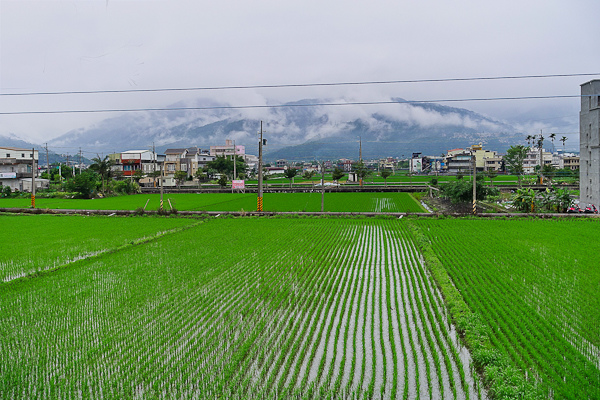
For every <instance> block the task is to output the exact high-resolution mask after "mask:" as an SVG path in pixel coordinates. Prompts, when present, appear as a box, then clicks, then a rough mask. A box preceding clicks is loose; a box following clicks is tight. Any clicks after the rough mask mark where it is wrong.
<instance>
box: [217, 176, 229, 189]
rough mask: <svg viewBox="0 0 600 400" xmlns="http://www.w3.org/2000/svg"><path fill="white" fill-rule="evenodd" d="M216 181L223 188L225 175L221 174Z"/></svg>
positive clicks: (225, 182) (225, 180)
mask: <svg viewBox="0 0 600 400" xmlns="http://www.w3.org/2000/svg"><path fill="white" fill-rule="evenodd" d="M217 183H218V184H219V186H221V187H222V188H224V187H225V186H227V175H225V174H223V175H221V177H220V178H219V180H218V181H217Z"/></svg>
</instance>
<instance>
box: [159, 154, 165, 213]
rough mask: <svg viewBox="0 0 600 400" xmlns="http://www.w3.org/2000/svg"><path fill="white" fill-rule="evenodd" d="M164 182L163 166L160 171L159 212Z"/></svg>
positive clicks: (161, 206) (161, 204)
mask: <svg viewBox="0 0 600 400" xmlns="http://www.w3.org/2000/svg"><path fill="white" fill-rule="evenodd" d="M164 180H165V164H164V163H163V167H162V168H161V169H160V211H162V210H163V191H164V189H163V181H164Z"/></svg>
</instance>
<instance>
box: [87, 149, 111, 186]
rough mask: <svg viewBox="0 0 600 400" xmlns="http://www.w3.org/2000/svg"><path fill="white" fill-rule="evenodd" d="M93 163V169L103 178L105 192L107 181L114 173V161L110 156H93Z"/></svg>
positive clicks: (91, 166)
mask: <svg viewBox="0 0 600 400" xmlns="http://www.w3.org/2000/svg"><path fill="white" fill-rule="evenodd" d="M92 161H93V163H92V164H91V165H90V168H89V169H91V170H92V171H94V172H96V173H97V174H98V175H100V178H101V179H102V194H104V188H105V183H106V181H108V179H109V178H110V177H111V176H112V175H113V170H112V166H113V165H114V162H113V161H112V160H109V159H108V156H104V158H100V156H98V157H94V158H92Z"/></svg>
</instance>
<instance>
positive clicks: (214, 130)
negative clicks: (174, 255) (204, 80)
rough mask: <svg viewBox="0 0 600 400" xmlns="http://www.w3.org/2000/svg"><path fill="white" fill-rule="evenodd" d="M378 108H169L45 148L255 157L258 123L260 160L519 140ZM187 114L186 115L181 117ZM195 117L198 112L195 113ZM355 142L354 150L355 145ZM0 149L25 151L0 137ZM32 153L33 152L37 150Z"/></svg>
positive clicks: (442, 115) (431, 150)
mask: <svg viewBox="0 0 600 400" xmlns="http://www.w3.org/2000/svg"><path fill="white" fill-rule="evenodd" d="M391 101H392V102H393V104H383V105H358V104H355V105H353V104H347V105H337V106H331V105H325V104H332V103H335V104H343V103H346V101H345V100H343V99H341V100H340V99H307V100H301V101H298V102H291V103H286V104H284V105H283V106H278V107H274V108H268V107H265V108H259V109H235V108H228V107H227V105H226V104H220V103H215V102H214V101H212V100H206V99H199V100H195V101H193V102H187V103H176V104H173V105H172V106H170V107H168V108H172V109H173V110H170V111H144V112H136V113H124V114H121V115H118V116H116V117H111V118H107V119H105V120H102V121H100V122H99V123H96V124H94V125H92V126H89V127H85V128H83V127H82V128H79V129H75V130H72V131H69V132H67V133H65V134H64V135H61V136H59V137H57V138H55V139H51V140H48V145H49V147H50V148H61V147H71V148H78V147H81V148H82V149H83V150H84V151H86V152H87V153H88V154H89V153H90V152H91V153H96V154H98V155H102V154H104V155H106V154H108V153H113V152H120V151H125V150H139V149H151V148H152V146H153V145H154V146H155V148H156V150H157V151H159V152H164V150H166V149H167V148H177V147H190V146H198V147H200V148H208V147H209V146H211V145H223V144H225V140H226V139H232V140H235V141H236V144H238V145H245V146H246V152H247V153H250V154H258V136H257V132H258V131H259V130H260V126H261V121H264V122H263V129H264V138H265V139H267V145H266V147H265V148H264V151H265V153H264V155H265V160H266V161H269V160H275V159H280V158H283V159H287V160H312V159H332V160H333V159H340V158H358V155H359V145H362V156H363V158H365V159H371V158H381V157H389V156H391V157H408V156H410V155H411V153H413V152H422V153H423V154H425V155H440V154H441V153H443V152H446V151H447V150H449V149H453V148H457V147H466V146H469V145H471V144H474V143H483V144H484V148H486V149H490V150H497V151H500V152H503V151H505V150H506V149H507V148H508V147H509V146H510V145H512V144H515V143H519V142H521V141H522V139H523V135H522V134H518V133H517V132H516V130H515V129H514V128H513V127H512V126H511V125H509V124H506V123H503V122H500V121H495V120H493V119H491V118H488V117H485V116H483V115H481V114H478V113H475V112H473V111H470V110H467V109H463V108H454V107H447V106H443V105H439V104H433V103H408V102H406V101H405V100H403V99H401V98H394V99H392V100H391ZM184 108H187V109H184ZM199 109H201V110H199ZM359 142H360V144H359ZM0 145H9V146H16V147H32V144H31V143H27V142H24V141H20V140H19V139H18V138H16V137H14V136H11V137H2V136H0ZM37 147H38V148H39V146H37Z"/></svg>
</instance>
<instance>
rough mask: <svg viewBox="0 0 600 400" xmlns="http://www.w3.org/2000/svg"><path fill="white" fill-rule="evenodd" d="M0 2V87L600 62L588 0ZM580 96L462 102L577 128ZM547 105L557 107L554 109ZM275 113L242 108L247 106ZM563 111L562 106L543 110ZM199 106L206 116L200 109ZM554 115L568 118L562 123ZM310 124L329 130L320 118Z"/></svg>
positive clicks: (518, 86)
mask: <svg viewBox="0 0 600 400" xmlns="http://www.w3.org/2000/svg"><path fill="white" fill-rule="evenodd" d="M0 7H1V12H0V18H1V21H0V23H1V24H0V26H1V31H0V37H1V47H0V60H1V63H0V89H1V91H2V93H11V92H27V91H63V90H103V89H129V88H158V87H190V86H215V85H251V84H278V83H303V82H336V81H363V80H388V79H391V80H395V79H422V78H447V77H469V76H499V75H521V74H552V73H573V72H590V71H591V72H594V69H597V68H598V65H600V62H599V61H600V53H598V52H597V51H590V48H593V43H594V42H593V40H594V35H593V33H592V32H593V29H592V28H589V30H587V31H588V32H589V34H588V35H586V34H585V32H586V28H583V29H582V27H593V26H595V25H596V18H597V15H599V14H600V3H598V2H596V1H591V0H586V1H577V2H568V1H541V0H534V1H527V2H523V1H516V0H507V1H503V2H496V3H493V2H482V1H476V0H468V1H465V0H463V1H458V2H446V1H441V0H439V1H419V2H415V1H391V0H390V1H383V0H375V1H370V2H354V1H350V2H349V1H322V0H321V1H316V0H303V1H296V0H293V1H285V2H281V1H280V2H277V1H253V2H242V1H221V2H208V1H146V0H145V1H118V0H111V1H110V2H108V3H107V2H106V1H104V0H102V1H89V2H79V1H60V2H56V1H38V2H31V1H3V2H1V6H0ZM582 33H584V34H583V35H582ZM586 38H587V39H589V41H587V40H586ZM587 79H588V78H581V77H577V78H564V79H540V80H515V81H501V82H470V83H435V84H434V83H430V84H404V85H386V86H383V85H382V86H370V87H338V88H302V89H271V90H267V89H264V90H256V91H249V90H238V91H227V92H225V91H221V92H202V93H181V92H175V93H160V94H139V93H138V94H121V95H116V94H114V95H78V96H35V97H34V96H32V97H27V98H25V97H23V98H14V97H0V107H1V109H2V110H3V111H20V110H51V109H100V108H138V107H162V106H166V105H168V104H172V103H175V102H177V101H184V102H185V101H193V99H195V98H197V97H204V98H207V97H208V98H213V99H214V100H215V101H219V102H221V101H224V102H228V103H230V104H235V105H241V104H269V103H271V104H272V103H278V102H284V101H294V100H299V99H305V98H345V99H356V100H361V101H364V100H382V99H386V98H391V97H402V98H406V99H415V100H425V99H440V98H472V97H496V96H502V97H504V96H530V95H554V94H578V91H579V84H580V83H582V82H584V81H585V80H587ZM578 104H579V103H578V101H577V100H560V101H554V100H552V101H550V100H540V101H510V102H508V101H505V102H472V103H465V104H460V107H465V108H469V109H472V110H474V111H477V112H480V113H483V114H485V115H488V116H491V117H493V118H497V119H503V120H507V121H516V122H518V123H519V124H521V125H520V126H522V127H523V128H524V129H527V130H534V131H535V130H536V129H538V128H540V127H541V128H540V129H544V128H546V129H551V128H556V129H559V128H560V129H565V130H573V129H577V123H576V117H577V112H578ZM548 109H552V110H560V111H558V112H557V111H553V113H552V115H549V113H548ZM380 110H381V112H388V113H389V112H391V113H398V115H399V116H401V117H402V118H405V119H406V120H407V121H412V122H413V123H415V124H421V125H422V126H426V124H428V123H429V124H434V123H436V121H439V119H440V118H439V116H436V115H435V113H428V114H427V115H421V113H422V112H423V111H422V110H415V109H412V108H410V107H404V108H401V107H399V108H397V109H394V111H390V110H392V108H389V107H388V108H386V107H381V109H380ZM330 111H331V109H328V110H327V112H328V113H329V112H330ZM356 111H357V110H352V109H350V108H344V107H340V108H337V109H335V111H334V112H333V113H332V114H331V115H330V124H331V126H335V125H337V126H339V125H340V124H342V125H343V124H345V123H347V122H348V120H347V118H349V117H350V116H356ZM378 112H379V109H378ZM273 113H275V112H274V111H268V110H245V111H244V115H247V116H249V117H250V116H252V117H254V118H263V117H265V118H266V117H268V116H269V115H273ZM364 113H365V116H367V115H368V114H371V111H370V110H366V111H364ZM557 113H558V115H557ZM563 115H566V116H567V118H566V119H563V120H557V121H554V122H553V121H551V120H548V118H553V117H556V116H563ZM110 116H113V115H111V114H76V115H70V114H60V115H45V116H31V115H25V116H0V134H7V133H15V134H17V135H19V136H24V137H28V138H32V139H36V140H38V141H44V140H48V139H50V138H52V137H56V136H58V135H60V134H62V133H64V132H66V131H68V130H70V129H74V128H78V127H88V126H90V125H93V124H94V123H97V122H98V121H100V120H102V119H104V118H107V117H110ZM573 117H574V118H573ZM205 118H206V119H207V120H209V119H210V118H213V117H212V116H211V113H206V117H205ZM399 118H400V117H399ZM444 118H447V117H444ZM456 118H458V117H456ZM460 122H461V123H463V124H466V125H468V124H469V123H470V122H469V121H468V120H463V121H460ZM559 122H560V123H565V122H568V123H569V125H563V126H562V127H559V126H557V124H558V123H559ZM373 123H375V121H373ZM276 126H277V125H275V126H273V127H272V128H271V129H277V128H276ZM286 129H291V130H292V131H293V127H292V128H286ZM490 129H494V127H493V126H490ZM292 133H293V132H292ZM531 133H535V132H531ZM310 135H311V136H314V137H321V136H324V135H327V128H324V129H322V130H321V131H314V132H311V133H310Z"/></svg>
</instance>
